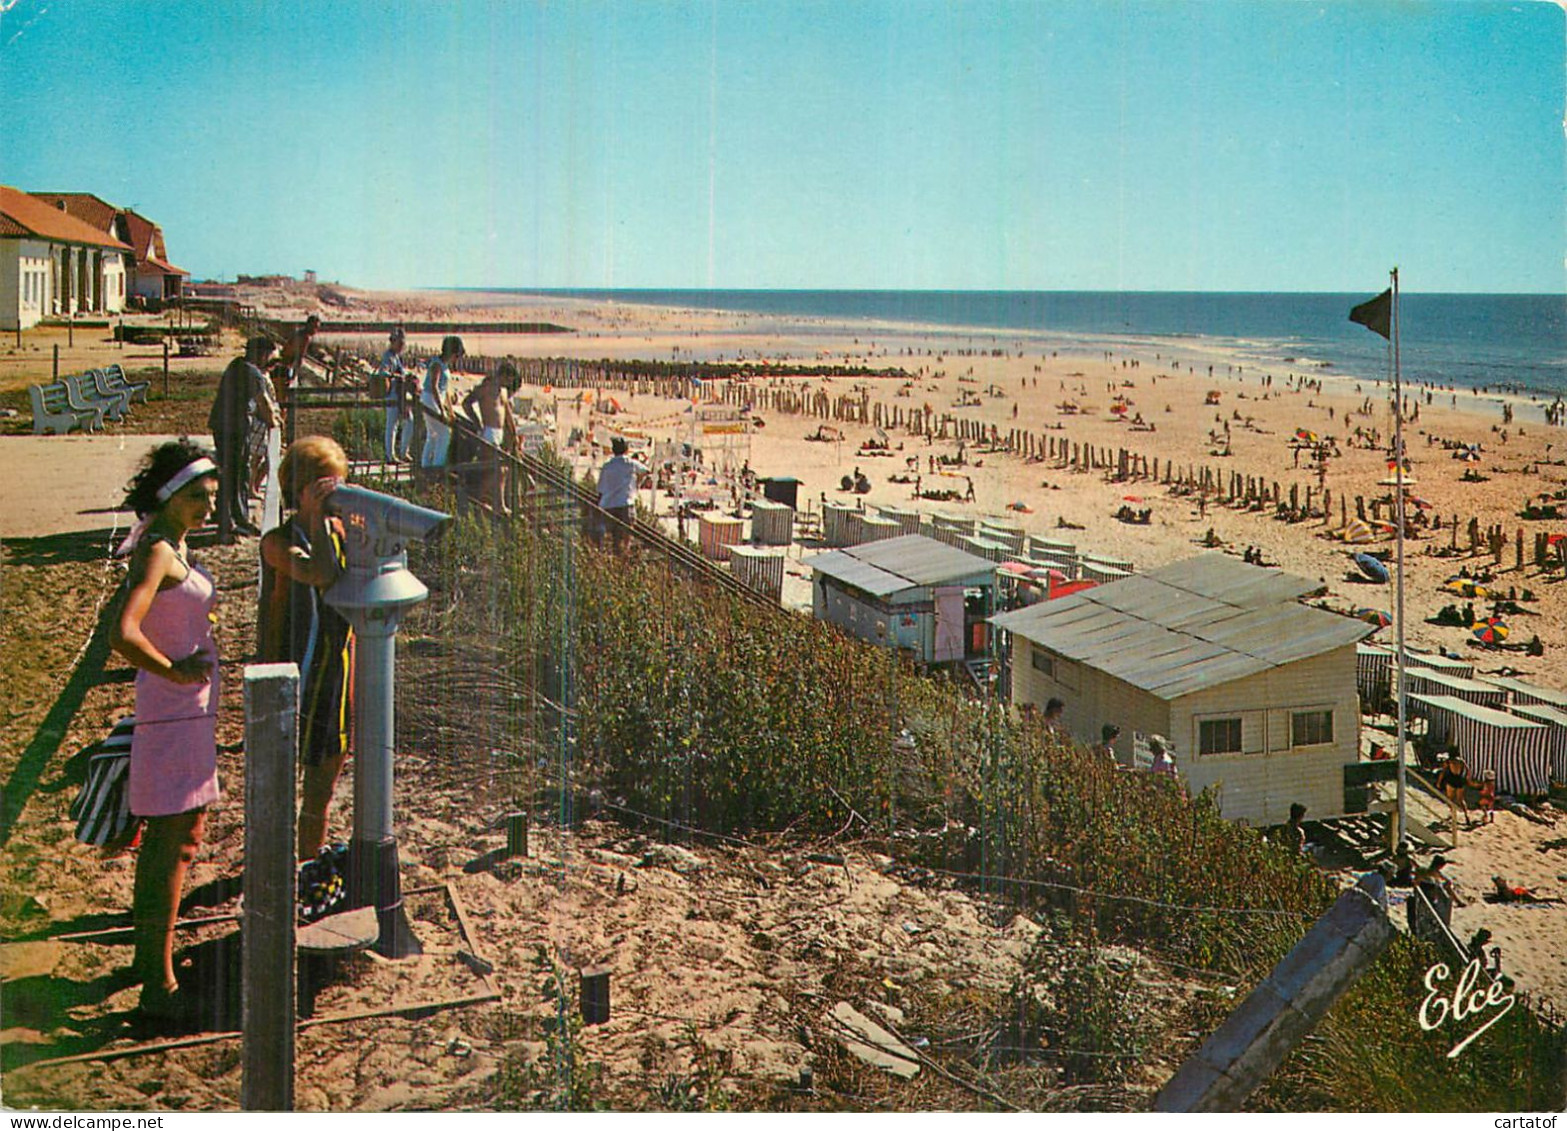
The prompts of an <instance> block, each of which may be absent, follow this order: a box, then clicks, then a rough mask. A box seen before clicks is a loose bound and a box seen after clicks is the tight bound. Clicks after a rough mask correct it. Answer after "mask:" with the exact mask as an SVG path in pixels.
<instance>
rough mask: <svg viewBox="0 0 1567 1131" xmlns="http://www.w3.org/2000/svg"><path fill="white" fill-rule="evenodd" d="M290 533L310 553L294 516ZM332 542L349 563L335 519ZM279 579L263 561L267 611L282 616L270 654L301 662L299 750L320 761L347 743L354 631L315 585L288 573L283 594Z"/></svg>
mask: <svg viewBox="0 0 1567 1131" xmlns="http://www.w3.org/2000/svg"><path fill="white" fill-rule="evenodd" d="M288 534H289V541H290V543H291V544H292V545H293V546H295V547H297V548H298V549H300V550H302V551H303V552H304V553H305V554H306V555H309V553H310V539H309V536H308V535H307V534H306V533H305V530H304V528H303V527H301V526H300V524H299V522H298V520H297V519H292V520H290V521H289V524H288ZM332 542H333V547H334V549H335V550H336V552H337V553H336V556H337V562H338V565H339V566H346V565H347V557H346V555H345V553H344V550H343V536H342V534H341V533H340V532H339V530H338V529H337V528H336V523H335V522H334V524H333V527H332ZM278 584H279V578H278V576H277V571H276V570H274V569H272V568H271V567H269V566H267V565H265V563H263V565H262V571H261V608H262V615H263V616H264V617H268V618H272V617H278V616H281V617H282V618H283V632H282V635H281V643H282V647H281V654H278V655H272V656H268V657H267V658H268V659H271V660H292V661H293V662H294V663H296V664H298V665H299V674H300V680H301V681H302V686H301V688H300V695H299V753H300V757H302V758H303V759H304V760H305V762H306V763H308V764H309V765H312V766H316V765H320V764H321V762H322V761H324V760H325V759H328V758H335V757H337V756H339V755H341V754H342V753H343V752H344V751H345V750H347V748H348V672H349V667H350V657H351V655H352V650H353V639H354V631H353V629H352V628H351V627H350V626H349V624H348V622H347V621H346V620H344V619H343V618H342V616H341V615H340V614H339V613H338V611H337V610H336V609H334V608H332V606H330V605H328V604H327V603H326V601H324V600H323V599H322V597H321V593H320V591H319V590H317V589H316V588H315V587H314V586H310V585H303V584H300V583H299V582H297V581H290V580H288V579H287V578H284V579H282V584H283V585H285V586H287V591H286V592H284V593H281V594H280V593H279V592H278ZM274 639H276V638H274Z"/></svg>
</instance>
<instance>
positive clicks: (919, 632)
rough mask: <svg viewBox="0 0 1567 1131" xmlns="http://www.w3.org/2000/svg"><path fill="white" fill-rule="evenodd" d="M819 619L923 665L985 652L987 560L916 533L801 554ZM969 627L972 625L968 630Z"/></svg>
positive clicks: (989, 606)
mask: <svg viewBox="0 0 1567 1131" xmlns="http://www.w3.org/2000/svg"><path fill="white" fill-rule="evenodd" d="M804 564H805V565H808V566H810V567H811V569H812V570H813V571H814V572H813V577H812V580H811V606H812V611H813V613H814V614H815V615H816V617H817V618H818V619H819V620H824V621H828V622H830V623H832V624H836V625H839V626H841V627H842V628H844V629H846V630H847V631H849V632H851V633H853V634H854V635H855V636H858V637H860V638H861V639H864V640H869V641H871V642H872V643H874V644H880V645H883V646H890V647H895V648H898V649H899V650H901V651H904V652H906V653H907V654H908V655H909V656H911V657H912V658H913V659H915V660H918V661H921V662H923V663H932V664H944V663H954V662H962V661H964V660H966V659H971V658H975V657H977V656H982V655H985V654H986V652H987V644H986V633H985V628H986V625H985V621H986V618H988V617H989V616H990V614H991V613H992V612H993V611H994V610H995V607H996V566H995V563H993V562H990V561H987V560H985V559H984V558H981V557H977V556H975V555H973V554H967V553H964V552H963V551H961V550H958V549H956V548H954V547H952V546H948V545H945V544H943V543H941V542H937V541H936V540H934V539H932V538H926V537H925V536H924V535H921V534H904V535H901V536H900V537H897V538H888V539H885V540H883V541H879V542H866V543H864V544H862V545H859V546H849V547H845V548H844V549H842V550H836V551H832V552H829V553H825V554H817V555H815V556H813V557H808V558H806V559H805V560H804ZM976 630H977V631H976Z"/></svg>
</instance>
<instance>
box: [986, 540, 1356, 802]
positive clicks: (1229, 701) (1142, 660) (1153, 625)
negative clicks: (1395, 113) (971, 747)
mask: <svg viewBox="0 0 1567 1131" xmlns="http://www.w3.org/2000/svg"><path fill="white" fill-rule="evenodd" d="M1320 585H1321V583H1320V582H1317V581H1312V580H1308V579H1306V578H1302V577H1293V576H1291V575H1289V574H1285V573H1281V572H1280V571H1278V570H1273V569H1259V568H1258V567H1256V566H1253V565H1248V564H1246V563H1244V562H1240V561H1238V560H1236V559H1234V558H1231V557H1228V556H1226V555H1224V554H1217V553H1214V554H1203V555H1200V556H1198V557H1196V558H1191V559H1188V560H1186V561H1182V562H1176V563H1174V564H1172V565H1169V566H1165V567H1163V568H1162V569H1157V570H1153V571H1151V572H1149V573H1146V574H1140V575H1136V576H1133V577H1128V578H1126V579H1124V580H1121V581H1116V582H1112V583H1110V584H1107V585H1101V586H1097V587H1095V588H1093V589H1088V590H1084V591H1082V592H1079V593H1074V594H1072V595H1071V596H1067V597H1062V598H1060V599H1058V600H1054V601H1046V602H1043V603H1041V604H1037V605H1032V606H1030V607H1028V608H1026V609H1018V610H1015V611H1013V612H1009V613H1003V614H1001V615H999V616H996V617H993V618H991V623H992V624H994V625H995V626H996V627H997V628H999V629H1001V630H1003V631H1004V632H1005V633H1006V634H1007V637H1006V640H1005V642H1004V646H1003V649H1002V654H1003V656H1004V657H1005V658H1006V660H1007V662H1008V663H1009V664H1010V669H1011V670H1010V677H1011V688H1012V699H1013V701H1014V702H1015V703H1019V704H1032V705H1034V706H1036V707H1040V708H1042V707H1043V706H1044V704H1045V703H1046V702H1047V701H1048V700H1049V699H1051V698H1059V699H1061V700H1062V701H1063V702H1064V703H1065V704H1066V711H1065V716H1064V718H1065V724H1066V727H1067V729H1068V730H1069V731H1070V732H1071V733H1072V734H1073V735H1075V736H1076V737H1077V738H1078V739H1079V740H1080V741H1083V742H1097V741H1098V740H1099V737H1100V733H1099V732H1100V727H1101V726H1103V725H1104V724H1106V723H1114V724H1115V725H1117V726H1119V727H1120V728H1121V738H1120V739H1119V740H1118V741H1117V743H1116V756H1117V758H1118V760H1120V761H1121V763H1122V764H1123V765H1130V764H1131V758H1132V745H1131V744H1132V741H1133V736H1134V734H1135V733H1136V732H1139V731H1140V732H1142V733H1144V734H1160V735H1166V736H1168V737H1169V738H1170V739H1171V740H1172V742H1173V745H1174V748H1175V750H1176V754H1177V759H1178V761H1179V764H1180V768H1181V773H1182V774H1183V775H1184V776H1185V778H1186V780H1187V783H1188V786H1189V787H1190V789H1191V791H1192V792H1193V793H1194V794H1195V793H1197V792H1199V791H1201V790H1203V789H1206V788H1209V787H1214V788H1216V789H1217V790H1218V791H1219V801H1220V806H1221V812H1222V813H1223V814H1224V815H1225V816H1226V817H1231V818H1238V819H1246V820H1250V821H1254V822H1268V823H1273V822H1280V821H1283V820H1285V819H1287V818H1288V816H1289V807H1290V805H1291V803H1293V802H1301V803H1302V804H1304V805H1306V806H1308V807H1309V808H1310V810H1311V812H1312V813H1313V814H1316V815H1318V816H1332V815H1335V814H1341V813H1344V812H1347V811H1348V810H1349V808H1350V806H1349V804H1348V799H1347V798H1346V785H1345V778H1344V767H1345V766H1348V765H1352V764H1355V763H1356V762H1357V761H1358V760H1359V741H1360V739H1359V725H1360V711H1359V702H1358V699H1357V696H1356V691H1355V677H1356V656H1355V645H1356V644H1357V643H1359V642H1360V641H1361V640H1362V639H1364V637H1365V636H1366V635H1368V634H1369V633H1370V632H1371V631H1372V628H1371V626H1370V625H1368V624H1365V623H1364V622H1362V621H1357V620H1351V619H1349V618H1347V617H1341V616H1338V615H1337V614H1335V613H1330V612H1325V611H1323V610H1321V609H1313V608H1309V607H1307V606H1304V605H1301V604H1300V603H1299V601H1298V598H1300V597H1301V596H1303V595H1305V594H1307V593H1311V592H1314V591H1315V590H1317V589H1318V588H1320Z"/></svg>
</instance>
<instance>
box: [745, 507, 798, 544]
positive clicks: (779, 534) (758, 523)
mask: <svg viewBox="0 0 1567 1131" xmlns="http://www.w3.org/2000/svg"><path fill="white" fill-rule="evenodd" d="M751 541H753V542H755V543H756V544H757V545H758V546H788V545H790V544H791V543H793V542H794V508H793V507H791V506H790V505H789V504H787V503H776V502H774V501H773V500H771V499H752V500H751Z"/></svg>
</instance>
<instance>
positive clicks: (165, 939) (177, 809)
mask: <svg viewBox="0 0 1567 1131" xmlns="http://www.w3.org/2000/svg"><path fill="white" fill-rule="evenodd" d="M217 495H218V468H217V464H215V463H214V462H213V461H212V458H211V456H209V455H208V454H207V453H206V452H204V451H203V450H202V449H201V448H199V447H197V446H196V445H194V444H192V443H190V442H189V441H187V440H175V441H171V442H170V443H167V444H162V445H160V446H159V447H157V448H154V449H153V451H152V453H151V454H150V455H149V456H148V457H147V459H146V461H145V463H144V464H143V466H142V469H141V470H140V471H139V472H138V473H137V474H136V477H135V478H134V479H132V480H131V484H130V489H129V491H128V492H127V494H126V503H127V505H128V506H130V507H131V508H132V509H134V510H135V511H136V513H137V515H138V516H139V517H140V519H141V521H140V522H139V523H138V525H137V528H136V530H135V532H134V533H133V534H132V538H131V542H132V545H133V549H132V551H131V559H130V574H129V576H128V577H127V578H126V582H125V600H124V605H123V606H122V608H121V611H120V615H119V619H118V620H117V622H116V623H115V627H114V632H113V635H112V637H111V639H110V643H111V645H112V646H113V648H114V650H115V651H116V652H118V653H119V654H120V655H121V656H124V657H125V659H127V660H129V661H130V663H131V664H132V665H133V666H134V667H136V668H137V672H136V730H135V735H134V737H133V739H132V741H131V766H130V782H129V787H128V788H129V796H130V808H131V813H132V815H134V816H136V817H140V818H143V819H144V820H145V821H146V830H145V832H144V833H143V835H142V845H141V852H140V855H139V856H138V857H137V860H136V884H135V892H134V895H133V897H132V906H131V920H132V923H133V926H134V933H135V939H136V953H135V957H134V959H133V960H132V969H133V970H134V972H135V973H136V975H137V976H138V977H139V978H140V979H141V982H142V992H141V1010H142V1012H143V1013H146V1014H148V1015H150V1016H153V1017H163V1018H173V1017H177V1016H183V1015H185V1014H187V1013H188V1012H189V1011H188V1009H186V1008H185V1005H184V1001H183V999H181V998H179V997H178V996H177V994H178V990H179V983H178V981H177V980H176V979H175V976H174V923H175V919H176V916H177V915H178V912H179V899H180V890H181V888H182V887H183V886H184V882H185V872H186V870H187V869H188V868H189V867H190V863H191V861H192V860H193V859H195V856H196V849H197V847H198V846H199V845H200V844H201V834H202V830H203V826H204V825H205V821H206V811H207V806H208V805H210V804H212V802H214V801H216V800H217V799H218V776H217V769H218V753H217V732H216V724H217V710H218V649H217V643H216V641H215V640H214V639H213V635H212V628H213V623H214V622H215V620H216V619H217V618H216V614H215V612H214V608H215V606H216V604H217V594H216V591H215V588H214V586H213V583H212V577H211V575H210V574H208V573H207V572H206V571H205V570H203V569H202V568H201V567H200V566H197V565H195V564H193V563H192V562H191V560H190V556H189V553H188V551H187V550H186V546H185V535H186V534H187V533H188V532H189V531H191V530H193V529H195V528H196V527H198V526H200V525H202V523H204V522H205V521H206V520H207V517H208V516H209V515H211V514H212V511H213V507H214V505H215V503H216V500H217Z"/></svg>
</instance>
